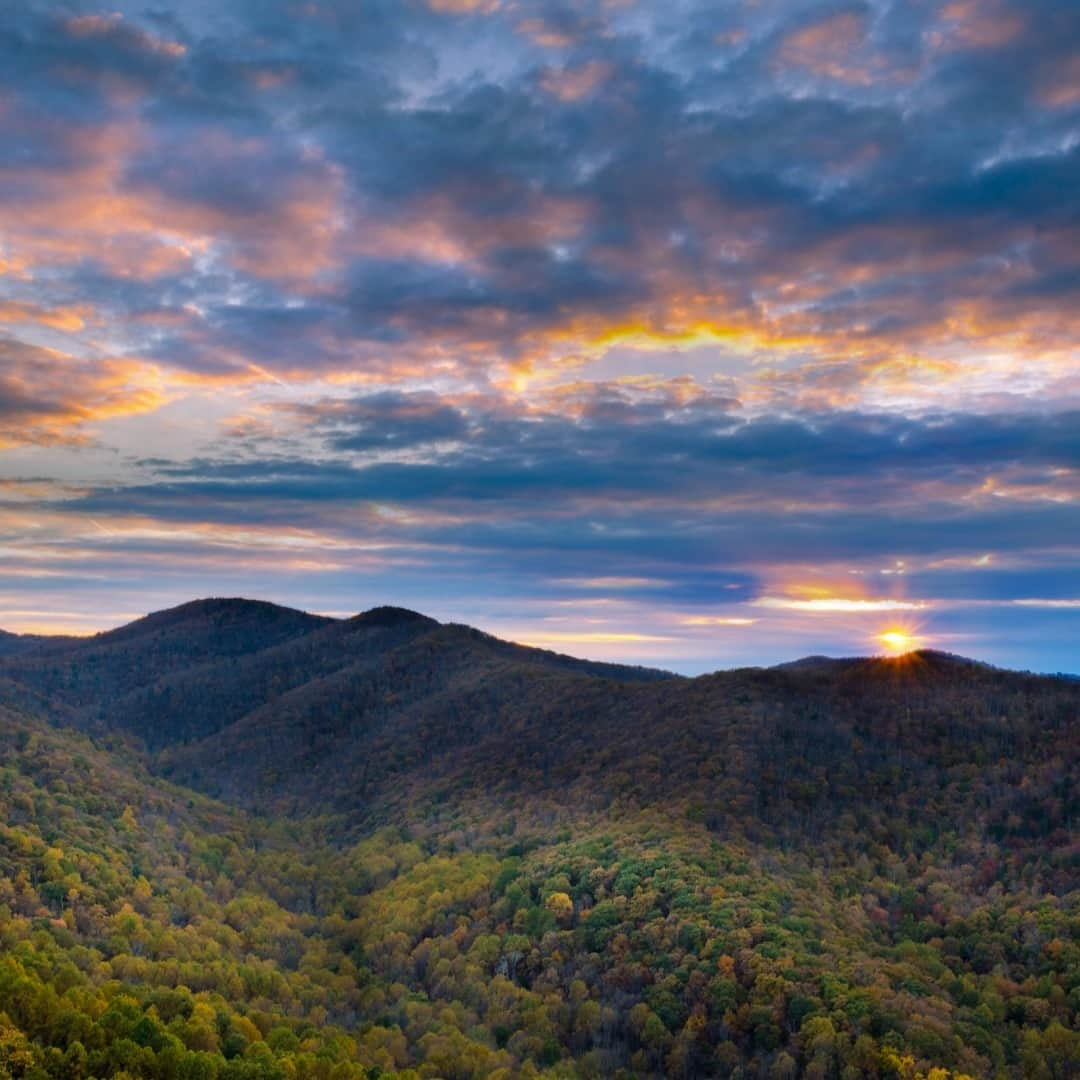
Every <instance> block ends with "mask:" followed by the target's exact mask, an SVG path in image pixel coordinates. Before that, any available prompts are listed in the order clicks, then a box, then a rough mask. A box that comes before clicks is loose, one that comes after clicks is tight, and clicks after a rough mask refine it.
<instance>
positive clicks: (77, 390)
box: [0, 340, 169, 447]
mask: <svg viewBox="0 0 1080 1080" xmlns="http://www.w3.org/2000/svg"><path fill="white" fill-rule="evenodd" d="M168 397H169V395H168V392H167V390H166V387H165V382H164V379H163V377H162V374H161V372H160V371H159V370H158V369H157V368H156V367H154V366H152V365H147V364H143V363H140V362H139V361H135V360H120V359H104V360H100V359H95V360H93V361H89V362H82V361H79V360H77V359H76V358H75V357H73V356H69V355H66V354H64V353H62V352H58V351H56V350H53V349H44V348H39V347H35V346H28V345H24V344H22V343H20V342H15V341H2V340H0V447H11V446H17V445H20V444H26V443H38V444H50V443H72V442H80V441H83V440H84V439H85V434H84V429H85V427H86V426H87V425H88V424H91V423H92V422H94V421H100V420H107V419H112V418H115V417H120V416H131V415H136V414H139V413H145V412H152V411H153V410H155V409H158V408H160V407H161V406H162V405H163V404H164V403H165V402H166V401H167V400H168Z"/></svg>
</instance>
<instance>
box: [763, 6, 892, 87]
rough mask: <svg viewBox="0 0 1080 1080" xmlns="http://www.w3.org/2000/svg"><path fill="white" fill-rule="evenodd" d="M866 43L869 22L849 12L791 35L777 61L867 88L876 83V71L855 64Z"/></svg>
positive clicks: (782, 47) (780, 51) (833, 16)
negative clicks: (873, 82)
mask: <svg viewBox="0 0 1080 1080" xmlns="http://www.w3.org/2000/svg"><path fill="white" fill-rule="evenodd" d="M865 41H866V20H865V19H864V18H863V16H861V15H856V14H855V13H853V12H845V13H842V14H839V15H832V16H830V17H829V18H827V19H823V20H822V21H821V22H818V23H814V24H813V25H812V26H807V27H804V28H803V29H802V30H796V31H794V32H793V33H791V34H789V35H788V36H787V37H786V38H784V40H783V43H782V44H781V46H780V49H779V51H778V53H777V61H778V62H779V63H780V64H782V65H791V66H794V67H798V68H803V69H805V70H807V71H810V72H813V73H814V74H815V75H820V76H823V77H825V78H829V79H836V80H838V81H840V82H845V83H852V84H856V85H860V86H867V85H869V84H870V83H871V82H872V81H873V73H872V71H871V70H870V69H869V68H868V67H867V66H866V65H864V64H855V63H853V62H852V58H853V56H854V55H855V54H856V53H857V52H858V51H859V50H860V49H861V48H862V46H863V45H864V44H865Z"/></svg>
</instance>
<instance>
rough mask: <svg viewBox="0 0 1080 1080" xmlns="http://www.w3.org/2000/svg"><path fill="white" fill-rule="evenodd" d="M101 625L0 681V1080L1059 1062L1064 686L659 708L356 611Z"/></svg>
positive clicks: (802, 690) (239, 609)
mask: <svg viewBox="0 0 1080 1080" xmlns="http://www.w3.org/2000/svg"><path fill="white" fill-rule="evenodd" d="M117 631H118V632H106V633H105V634H103V635H97V636H95V637H93V638H89V639H78V640H70V639H63V640H61V641H59V642H54V643H53V644H52V645H46V646H40V645H38V646H35V647H33V648H30V649H29V650H16V651H15V652H13V653H11V654H9V655H7V656H0V943H2V944H3V946H4V948H3V949H0V1075H3V1074H4V1071H5V1070H6V1071H7V1072H9V1073H12V1075H20V1074H21V1075H23V1076H26V1077H32V1078H33V1080H45V1078H48V1080H54V1078H55V1080H71V1078H83V1077H91V1076H92V1077H100V1078H105V1077H114V1078H121V1077H123V1078H124V1080H130V1078H132V1077H136V1076H140V1077H144V1078H147V1080H159V1078H160V1080H177V1078H180V1080H293V1078H300V1077H312V1078H314V1080H375V1078H376V1077H381V1078H383V1080H389V1078H395V1077H397V1078H400V1080H427V1078H431V1080H434V1078H436V1077H444V1078H453V1080H487V1078H490V1080H508V1078H510V1077H524V1078H527V1080H537V1078H540V1077H545V1078H547V1077H549V1078H550V1080H572V1078H577V1077H581V1078H582V1080H594V1078H596V1077H600V1076H612V1077H615V1078H617V1080H634V1078H638V1077H641V1078H646V1077H647V1078H659V1077H678V1078H682V1080H706V1078H712V1077H731V1078H735V1077H739V1078H741V1080H750V1078H751V1077H753V1078H761V1080H772V1078H774V1077H775V1078H778V1080H790V1078H793V1077H796V1076H800V1075H801V1076H808V1077H819V1078H822V1080H847V1078H856V1077H867V1078H870V1080H898V1078H904V1080H963V1078H977V1080H984V1078H985V1080H1000V1078H1002V1077H1014V1076H1015V1077H1024V1078H1028V1077H1032V1078H1036V1080H1057V1078H1058V1077H1066V1076H1069V1075H1070V1074H1071V1073H1072V1072H1074V1071H1075V1069H1074V1066H1076V1065H1080V1037H1078V1036H1076V998H1075V972H1076V971H1077V970H1080V946H1078V944H1077V942H1076V940H1075V924H1076V915H1077V912H1078V911H1080V907H1078V904H1080V890H1078V889H1077V870H1076V823H1077V821H1078V819H1080V789H1078V785H1077V784H1076V782H1075V777H1076V776H1077V775H1078V774H1080V767H1078V766H1080V748H1078V735H1080V725H1078V723H1077V718H1078V717H1080V684H1078V683H1076V682H1075V681H1071V680H1068V679H1055V678H1053V677H1047V676H1037V675H1031V674H1023V673H1016V672H1009V671H1004V670H1000V669H996V668H992V667H990V666H989V665H984V664H981V663H978V662H972V661H967V660H965V659H964V658H957V657H951V656H949V655H947V654H941V653H938V652H935V651H932V650H928V651H922V652H917V653H912V654H908V655H906V656H901V657H895V658H891V657H890V658H884V657H878V658H846V659H837V660H831V659H824V660H822V659H820V658H809V659H808V660H807V659H806V658H804V660H803V661H801V662H799V661H797V662H795V663H793V664H788V665H781V666H779V667H775V668H737V669H732V670H728V671H718V672H713V673H711V674H707V675H702V676H698V677H695V678H687V677H683V676H677V675H672V674H671V673H667V672H662V671H655V670H650V669H633V668H625V667H619V666H617V665H604V664H597V663H594V662H591V661H587V660H578V659H576V658H573V657H566V656H562V655H560V654H557V653H549V652H546V651H544V650H537V649H532V648H529V647H527V646H522V645H515V644H513V643H511V642H505V641H501V640H499V639H497V638H494V637H492V636H491V635H488V634H484V633H483V632H481V631H478V630H474V629H472V628H470V627H465V626H460V625H456V624H453V623H445V624H444V623H439V622H437V621H436V620H433V619H430V618H428V617H426V616H423V615H421V614H419V613H417V612H411V611H408V610H407V609H402V608H394V607H389V606H383V607H378V608H373V609H371V610H369V611H367V612H363V613H360V614H359V615H356V616H353V617H351V618H347V619H328V618H325V617H317V616H308V615H306V614H305V613H303V612H298V611H296V610H295V609H284V608H278V607H276V606H273V605H270V606H262V605H251V606H249V605H248V604H247V603H246V602H244V601H240V600H237V599H235V598H233V599H230V598H223V599H219V600H213V599H211V600H209V601H197V602H195V603H193V604H190V605H181V607H180V608H179V609H167V610H166V611H164V612H158V613H154V614H153V615H151V616H150V617H149V618H148V619H147V620H136V622H135V623H134V624H129V626H128V627H127V628H124V627H121V628H117ZM0 640H2V639H0ZM1047 1063H1050V1065H1047ZM9 1066H14V1069H12V1068H10V1067H9ZM1051 1066H1052V1068H1051ZM31 1070H36V1071H31Z"/></svg>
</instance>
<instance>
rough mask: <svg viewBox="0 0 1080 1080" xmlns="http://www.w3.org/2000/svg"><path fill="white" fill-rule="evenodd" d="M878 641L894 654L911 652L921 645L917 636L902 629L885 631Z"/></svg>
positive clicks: (878, 637) (879, 635)
mask: <svg viewBox="0 0 1080 1080" xmlns="http://www.w3.org/2000/svg"><path fill="white" fill-rule="evenodd" d="M877 639H878V641H880V642H881V644H882V645H884V646H885V648H886V649H888V650H889V652H893V653H906V652H911V651H912V650H913V649H915V648H916V647H917V646H918V644H919V638H918V637H917V636H916V635H915V634H912V633H910V632H909V631H907V630H900V629H892V630H885V631H883V632H882V633H880V634H878V636H877Z"/></svg>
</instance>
